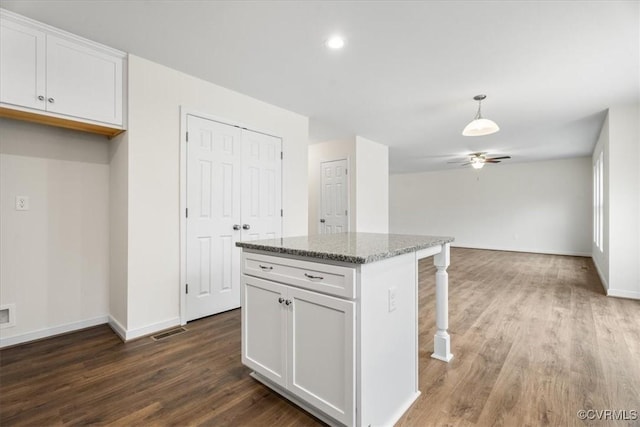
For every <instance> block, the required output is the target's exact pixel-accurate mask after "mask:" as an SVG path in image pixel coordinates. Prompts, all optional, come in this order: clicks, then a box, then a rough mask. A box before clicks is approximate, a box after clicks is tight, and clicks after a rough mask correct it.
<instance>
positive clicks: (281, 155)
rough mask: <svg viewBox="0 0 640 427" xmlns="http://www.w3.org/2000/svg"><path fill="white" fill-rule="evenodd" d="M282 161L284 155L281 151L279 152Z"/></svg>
mask: <svg viewBox="0 0 640 427" xmlns="http://www.w3.org/2000/svg"><path fill="white" fill-rule="evenodd" d="M282 159H284V154H282V151H281V152H280V160H282Z"/></svg>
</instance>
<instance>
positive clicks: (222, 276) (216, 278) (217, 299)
mask: <svg viewBox="0 0 640 427" xmlns="http://www.w3.org/2000/svg"><path fill="white" fill-rule="evenodd" d="M187 129H188V132H189V136H188V142H187V209H188V217H187V230H186V233H187V239H186V240H187V247H186V259H187V261H186V263H187V265H186V270H187V284H188V293H187V295H186V297H187V299H186V307H187V308H186V311H187V316H186V319H187V321H189V320H193V319H198V318H200V317H204V316H209V315H211V314H215V313H219V312H222V311H226V310H230V309H233V308H237V307H239V306H240V248H237V247H236V246H235V242H236V241H237V240H238V239H239V238H240V203H241V197H240V193H241V173H242V171H241V164H242V142H241V139H242V135H241V130H240V128H237V127H234V126H229V125H225V124H222V123H219V122H216V121H213V120H206V119H202V118H199V117H195V116H187Z"/></svg>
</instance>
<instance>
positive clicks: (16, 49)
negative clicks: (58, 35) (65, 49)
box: [0, 19, 47, 110]
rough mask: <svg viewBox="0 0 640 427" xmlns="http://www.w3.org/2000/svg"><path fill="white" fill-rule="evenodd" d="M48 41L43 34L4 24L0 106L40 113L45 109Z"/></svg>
mask: <svg viewBox="0 0 640 427" xmlns="http://www.w3.org/2000/svg"><path fill="white" fill-rule="evenodd" d="M45 37H46V36H45V34H44V33H43V32H41V31H37V30H35V29H33V28H30V27H27V26H24V25H20V24H18V23H16V22H12V21H9V20H5V19H3V20H2V22H1V28H0V102H6V103H8V104H14V105H20V106H23V107H29V108H38V109H40V110H44V109H45V108H46V101H45V98H46V95H47V94H46V93H45V76H46V73H45V71H46V68H45ZM38 96H42V99H38Z"/></svg>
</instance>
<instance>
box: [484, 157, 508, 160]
mask: <svg viewBox="0 0 640 427" xmlns="http://www.w3.org/2000/svg"><path fill="white" fill-rule="evenodd" d="M510 158H511V156H501V157H491V158H487V160H502V159H510Z"/></svg>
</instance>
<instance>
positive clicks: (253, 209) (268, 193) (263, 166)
mask: <svg viewBox="0 0 640 427" xmlns="http://www.w3.org/2000/svg"><path fill="white" fill-rule="evenodd" d="M242 146H243V153H244V155H243V158H242V170H243V180H242V183H243V185H242V224H243V225H245V224H246V225H247V226H248V227H249V229H244V228H243V230H242V237H241V239H242V240H258V239H275V238H279V237H281V235H282V217H281V216H280V207H281V206H282V200H281V194H282V182H281V181H282V179H281V177H282V159H281V158H280V152H281V150H282V148H281V147H282V141H281V140H280V138H276V137H273V136H269V135H264V134H261V133H258V132H253V131H250V130H243V131H242Z"/></svg>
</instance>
